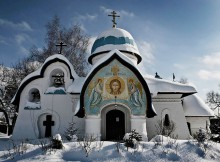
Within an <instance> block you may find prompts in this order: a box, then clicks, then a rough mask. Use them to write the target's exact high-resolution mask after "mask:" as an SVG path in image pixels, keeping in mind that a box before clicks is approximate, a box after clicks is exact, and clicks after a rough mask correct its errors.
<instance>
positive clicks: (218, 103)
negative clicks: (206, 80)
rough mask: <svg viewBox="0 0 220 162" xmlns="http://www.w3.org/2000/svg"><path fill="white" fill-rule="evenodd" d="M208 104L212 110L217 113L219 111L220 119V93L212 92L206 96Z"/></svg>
mask: <svg viewBox="0 0 220 162" xmlns="http://www.w3.org/2000/svg"><path fill="white" fill-rule="evenodd" d="M206 97H207V98H206V103H208V104H209V106H210V108H211V109H212V110H213V111H215V110H218V117H220V112H219V109H220V94H219V93H218V92H214V91H210V92H208V93H207V94H206Z"/></svg>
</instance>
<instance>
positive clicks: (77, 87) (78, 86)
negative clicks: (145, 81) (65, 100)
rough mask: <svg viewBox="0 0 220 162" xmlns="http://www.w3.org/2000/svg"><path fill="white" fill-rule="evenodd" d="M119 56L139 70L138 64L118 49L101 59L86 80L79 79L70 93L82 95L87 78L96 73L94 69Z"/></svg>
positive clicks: (68, 90)
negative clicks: (114, 56)
mask: <svg viewBox="0 0 220 162" xmlns="http://www.w3.org/2000/svg"><path fill="white" fill-rule="evenodd" d="M114 54H117V55H118V56H119V57H121V58H122V59H123V60H125V61H126V62H128V63H129V64H131V65H132V66H134V67H135V68H136V69H137V66H136V64H134V63H133V62H132V61H131V60H130V58H129V57H127V56H126V55H125V54H123V53H122V52H120V51H119V50H117V49H114V50H112V51H110V52H109V53H108V54H107V55H105V56H104V57H102V58H100V59H99V60H98V61H97V62H96V63H95V64H94V65H93V66H92V69H91V70H90V72H89V73H88V75H87V76H86V77H85V78H84V77H79V78H77V79H76V80H75V81H74V82H73V84H72V85H71V86H70V87H69V88H68V89H67V92H68V93H78V92H79V93H80V92H81V89H82V87H83V84H84V82H85V81H86V80H87V78H88V77H89V76H90V74H91V73H92V72H93V71H94V69H96V68H97V66H99V65H100V64H102V63H103V62H105V61H106V60H108V59H109V58H110V57H111V56H112V55H114Z"/></svg>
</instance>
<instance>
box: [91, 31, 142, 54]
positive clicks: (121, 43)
mask: <svg viewBox="0 0 220 162" xmlns="http://www.w3.org/2000/svg"><path fill="white" fill-rule="evenodd" d="M113 49H118V50H124V51H130V52H133V53H136V54H139V55H140V53H139V50H138V48H137V45H136V43H135V41H134V38H133V37H132V36H131V34H130V33H129V32H128V31H126V30H124V29H121V28H111V29H109V30H107V31H104V32H103V33H101V34H100V35H99V36H98V37H97V38H96V40H95V42H94V44H93V46H92V52H91V53H92V54H94V53H99V52H102V51H110V50H113Z"/></svg>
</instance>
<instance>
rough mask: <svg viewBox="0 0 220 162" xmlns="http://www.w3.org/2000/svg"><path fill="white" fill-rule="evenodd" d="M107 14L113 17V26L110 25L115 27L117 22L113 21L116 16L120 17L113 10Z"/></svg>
mask: <svg viewBox="0 0 220 162" xmlns="http://www.w3.org/2000/svg"><path fill="white" fill-rule="evenodd" d="M108 16H112V18H113V19H112V22H113V26H112V27H113V28H115V27H116V24H117V23H116V22H115V18H116V17H120V16H119V15H117V13H116V12H115V11H112V12H111V14H110V15H108Z"/></svg>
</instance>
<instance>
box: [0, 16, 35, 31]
mask: <svg viewBox="0 0 220 162" xmlns="http://www.w3.org/2000/svg"><path fill="white" fill-rule="evenodd" d="M0 26H5V27H8V28H13V29H19V30H24V31H32V28H31V26H30V25H29V24H28V23H27V22H25V21H22V22H20V23H14V22H12V21H9V20H5V19H1V18H0Z"/></svg>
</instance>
